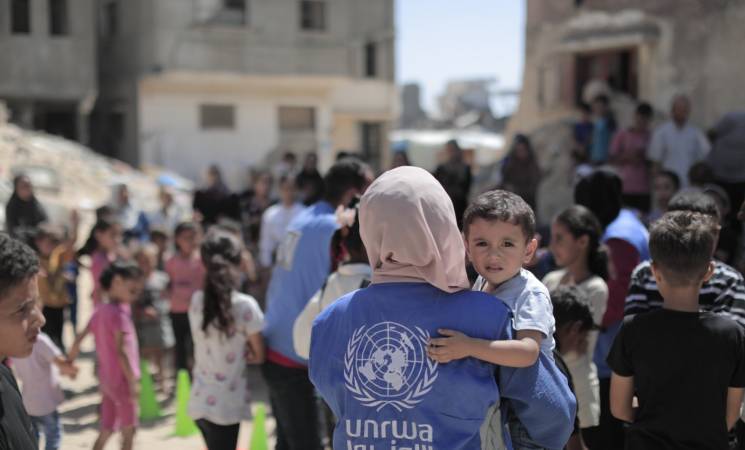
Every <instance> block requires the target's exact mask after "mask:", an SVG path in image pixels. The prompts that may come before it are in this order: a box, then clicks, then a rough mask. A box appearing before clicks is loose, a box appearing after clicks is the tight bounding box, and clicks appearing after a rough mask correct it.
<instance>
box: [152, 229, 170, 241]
mask: <svg viewBox="0 0 745 450" xmlns="http://www.w3.org/2000/svg"><path fill="white" fill-rule="evenodd" d="M157 238H162V239H165V240H168V238H169V233H168V230H166V228H165V227H152V228H150V239H151V240H152V239H157Z"/></svg>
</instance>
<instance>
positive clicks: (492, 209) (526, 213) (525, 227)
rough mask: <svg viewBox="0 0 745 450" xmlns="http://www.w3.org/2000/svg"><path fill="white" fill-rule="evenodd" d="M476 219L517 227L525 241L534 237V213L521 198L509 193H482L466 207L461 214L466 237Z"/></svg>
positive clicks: (502, 191) (499, 191) (498, 191)
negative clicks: (505, 223)
mask: <svg viewBox="0 0 745 450" xmlns="http://www.w3.org/2000/svg"><path fill="white" fill-rule="evenodd" d="M476 219H484V220H487V221H490V222H491V221H499V222H507V223H511V224H513V225H517V226H519V227H520V229H521V230H522V232H523V234H524V235H525V240H526V241H530V240H531V239H533V236H534V235H535V213H534V212H533V210H532V209H531V207H530V205H528V204H527V203H526V202H525V200H523V199H522V197H520V196H519V195H517V194H514V193H512V192H509V191H504V190H501V189H497V190H494V191H487V192H484V193H483V194H481V195H479V196H478V197H476V200H474V201H473V203H471V204H470V205H468V208H466V212H465V213H464V214H463V232H464V233H465V235H466V236H468V229H469V228H470V226H471V224H472V223H473V222H474V220H476Z"/></svg>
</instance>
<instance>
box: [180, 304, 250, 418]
mask: <svg viewBox="0 0 745 450" xmlns="http://www.w3.org/2000/svg"><path fill="white" fill-rule="evenodd" d="M232 302H233V308H232V314H233V317H234V320H235V323H234V326H235V330H236V332H235V333H234V334H233V335H232V336H230V337H226V336H225V335H224V334H223V333H221V332H219V331H218V330H217V328H216V327H215V325H214V324H211V325H210V327H209V328H208V330H207V331H208V332H207V333H205V332H204V331H202V319H203V317H204V316H203V311H204V294H203V293H202V291H197V292H195V293H194V296H193V297H192V299H191V306H190V307H189V324H190V325H191V334H192V338H193V339H194V370H193V382H192V388H191V398H190V400H189V416H190V417H191V418H192V419H195V420H196V419H207V420H209V421H210V422H212V423H216V424H218V425H232V424H236V423H239V422H240V421H242V420H248V419H251V408H250V403H251V396H250V392H249V389H248V378H247V367H246V362H245V359H244V354H245V351H246V339H247V338H248V336H250V335H252V334H255V333H259V332H261V328H262V327H263V325H264V314H263V313H262V312H261V309H260V308H259V305H258V304H257V303H256V300H254V299H253V297H251V296H250V295H246V294H242V293H239V292H235V291H234V292H233V298H232Z"/></svg>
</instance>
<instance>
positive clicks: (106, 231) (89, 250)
mask: <svg viewBox="0 0 745 450" xmlns="http://www.w3.org/2000/svg"><path fill="white" fill-rule="evenodd" d="M120 239H121V233H120V229H119V226H118V225H117V224H116V223H115V222H112V221H110V220H108V219H106V218H100V219H98V220H97V221H96V224H95V225H93V229H91V234H90V235H89V236H88V240H87V241H86V242H85V244H84V245H83V248H81V249H80V250H78V257H80V256H83V255H88V256H90V258H91V267H90V270H91V277H92V278H93V293H92V295H91V296H92V297H93V305H94V306H98V305H99V304H100V303H101V297H102V289H101V275H102V274H103V272H104V270H106V268H107V267H109V264H111V263H112V262H113V261H114V260H115V259H116V252H117V248H118V246H119V241H120Z"/></svg>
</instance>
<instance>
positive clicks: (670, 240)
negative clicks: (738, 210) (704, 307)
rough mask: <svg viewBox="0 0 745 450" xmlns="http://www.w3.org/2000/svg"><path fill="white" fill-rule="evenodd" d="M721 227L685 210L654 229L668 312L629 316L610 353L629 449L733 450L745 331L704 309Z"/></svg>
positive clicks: (615, 406)
mask: <svg viewBox="0 0 745 450" xmlns="http://www.w3.org/2000/svg"><path fill="white" fill-rule="evenodd" d="M716 230H717V223H716V222H715V221H713V220H712V219H711V217H708V216H705V215H703V214H699V213H693V212H684V211H673V212H669V213H667V214H665V215H664V216H663V217H662V218H661V219H659V220H658V221H657V222H655V224H654V225H653V226H652V230H651V233H650V240H649V249H650V252H651V255H652V272H653V275H654V278H655V280H656V282H657V287H658V289H659V291H660V294H661V295H662V298H663V299H664V302H663V307H662V309H659V310H656V311H652V312H649V313H646V314H641V315H636V316H632V317H628V318H627V319H626V320H625V321H624V323H623V326H622V327H621V329H620V331H619V333H618V335H617V336H616V339H615V341H614V343H613V347H612V349H611V352H610V354H609V355H608V364H609V365H610V367H611V368H612V369H613V376H612V380H611V390H610V401H611V404H610V406H611V412H612V413H613V415H614V416H615V417H617V418H618V419H620V420H623V421H626V422H630V423H631V425H630V427H629V429H628V431H627V433H626V448H627V449H634V450H636V449H652V448H654V449H658V448H676V449H677V448H696V449H726V448H728V430H730V429H731V428H732V427H733V426H734V425H735V423H736V421H737V418H738V415H739V413H740V405H741V402H742V396H743V387H745V334H743V330H742V329H741V327H740V326H739V325H737V323H735V322H734V321H732V320H730V319H728V318H726V317H722V316H720V315H716V314H713V313H710V312H703V311H700V307H699V293H700V289H701V285H702V283H703V282H705V281H706V280H708V279H709V278H711V276H712V274H713V273H714V263H713V262H712V254H713V252H714V247H715V241H716ZM635 396H636V397H637V399H638V405H639V406H638V408H637V409H636V410H634V408H633V399H634V397H635ZM694 411H695V413H692V412H694Z"/></svg>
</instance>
